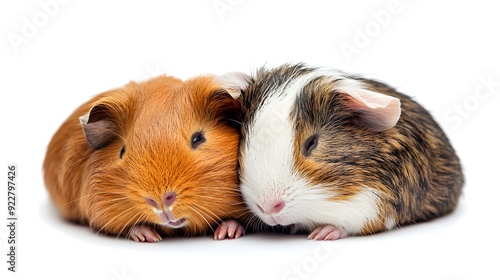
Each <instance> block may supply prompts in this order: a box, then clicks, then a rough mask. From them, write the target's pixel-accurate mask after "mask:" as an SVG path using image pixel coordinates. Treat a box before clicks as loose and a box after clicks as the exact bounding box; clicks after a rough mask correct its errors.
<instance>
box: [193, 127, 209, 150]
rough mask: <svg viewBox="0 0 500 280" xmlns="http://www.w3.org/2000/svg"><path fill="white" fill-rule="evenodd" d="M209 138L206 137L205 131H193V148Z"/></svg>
mask: <svg viewBox="0 0 500 280" xmlns="http://www.w3.org/2000/svg"><path fill="white" fill-rule="evenodd" d="M205 141H207V139H205V135H203V132H201V131H198V132H195V133H193V135H192V136H191V149H193V150H194V149H196V148H198V146H199V145H201V144H203V143H205Z"/></svg>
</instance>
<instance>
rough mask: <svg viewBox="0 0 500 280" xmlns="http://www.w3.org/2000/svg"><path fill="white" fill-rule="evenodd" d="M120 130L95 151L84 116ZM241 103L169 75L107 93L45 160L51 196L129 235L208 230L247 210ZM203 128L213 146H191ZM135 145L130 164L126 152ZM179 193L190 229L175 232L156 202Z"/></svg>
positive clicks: (67, 209)
mask: <svg viewBox="0 0 500 280" xmlns="http://www.w3.org/2000/svg"><path fill="white" fill-rule="evenodd" d="M92 108H93V109H92ZM91 109H92V110H93V112H92V114H91V117H90V118H103V119H106V120H107V121H109V122H108V124H111V126H110V127H111V128H110V130H112V131H108V133H109V135H110V137H111V138H110V139H111V140H110V142H109V143H106V145H105V146H103V147H102V148H98V149H93V148H92V147H91V146H90V145H89V143H88V142H87V139H86V137H85V134H84V133H83V131H82V125H80V123H79V117H80V116H82V115H85V114H87V113H89V112H90V111H91ZM238 111H239V104H238V102H237V101H235V100H234V99H233V98H231V97H230V96H229V95H228V94H227V92H225V91H224V90H223V89H221V87H220V86H219V85H218V84H217V83H215V82H214V81H213V79H212V78H211V77H208V76H206V77H198V78H194V79H190V80H187V81H186V82H182V81H181V80H179V79H176V78H173V77H166V76H161V77H157V78H154V79H151V80H149V81H146V82H142V83H136V82H131V83H129V84H127V85H126V86H124V87H122V88H118V89H114V90H111V91H107V92H104V93H101V94H99V95H97V96H96V97H94V98H92V99H91V100H90V101H88V102H86V103H85V104H83V105H81V106H80V107H79V108H78V109H76V111H75V112H74V113H73V114H72V115H71V116H69V118H68V119H67V120H66V121H65V122H64V123H63V124H62V126H61V127H60V128H59V130H58V131H57V132H56V134H55V135H54V137H53V139H52V141H51V142H50V144H49V146H48V149H47V154H46V158H45V161H44V165H43V168H44V177H45V184H46V187H47V190H48V192H49V194H50V197H51V199H52V200H53V202H54V203H55V205H56V206H57V208H58V210H59V212H60V213H61V214H62V216H64V217H65V218H67V219H69V220H72V221H75V222H79V223H83V224H88V225H89V226H90V227H91V228H93V229H95V230H96V231H98V232H102V233H107V234H112V235H121V236H127V234H128V233H129V231H130V229H131V228H132V227H133V226H135V225H149V226H154V227H155V229H156V230H157V231H158V232H159V233H161V234H164V235H194V234H203V233H207V232H208V231H209V230H211V228H212V229H214V227H215V226H216V225H217V224H218V223H220V222H221V221H222V220H223V219H227V218H231V217H238V216H239V215H241V214H242V213H243V212H244V211H245V210H244V205H243V203H242V201H241V198H240V194H239V192H238V189H237V186H238V183H239V182H238V175H237V156H238V142H239V132H238V128H237V127H235V126H232V125H230V124H229V123H228V122H230V120H229V121H228V120H227V115H229V116H234V118H236V119H235V121H238V119H237V117H238ZM201 130H202V131H203V133H204V135H205V137H206V139H207V140H206V142H205V143H203V144H202V145H200V146H199V147H198V148H197V149H192V148H191V146H190V143H191V142H190V141H191V135H192V134H193V133H194V132H197V131H201ZM124 146H125V147H126V152H125V155H124V156H123V158H122V159H121V158H120V151H121V149H122V147H124ZM169 191H174V192H176V193H177V199H176V201H175V204H174V207H173V209H172V213H173V214H174V215H175V216H176V217H179V218H180V217H183V218H185V219H186V220H187V221H188V224H187V225H186V226H185V227H183V228H180V229H171V228H166V227H163V226H161V225H160V223H161V220H160V218H159V216H158V215H157V214H155V213H154V212H153V211H152V206H151V205H149V204H148V203H146V201H145V198H146V197H150V198H152V199H154V200H156V201H158V202H159V204H161V199H162V196H163V195H164V194H165V193H166V192H169Z"/></svg>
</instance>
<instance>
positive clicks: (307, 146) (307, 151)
mask: <svg viewBox="0 0 500 280" xmlns="http://www.w3.org/2000/svg"><path fill="white" fill-rule="evenodd" d="M318 138H319V137H318V135H317V134H315V135H313V136H311V137H309V138H307V140H306V141H305V142H304V148H303V150H302V153H303V154H304V156H306V157H308V156H310V155H311V154H312V152H313V151H314V149H316V147H317V146H318Z"/></svg>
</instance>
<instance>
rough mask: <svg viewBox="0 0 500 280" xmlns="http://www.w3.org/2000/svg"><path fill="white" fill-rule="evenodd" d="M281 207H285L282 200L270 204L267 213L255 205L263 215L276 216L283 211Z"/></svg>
mask: <svg viewBox="0 0 500 280" xmlns="http://www.w3.org/2000/svg"><path fill="white" fill-rule="evenodd" d="M283 207H285V202H284V201H283V200H277V201H275V202H274V203H271V206H270V207H269V208H268V209H269V210H268V211H266V210H264V209H263V208H262V207H260V205H258V204H257V208H259V210H260V212H262V213H264V214H277V213H279V212H280V211H281V210H282V209H283Z"/></svg>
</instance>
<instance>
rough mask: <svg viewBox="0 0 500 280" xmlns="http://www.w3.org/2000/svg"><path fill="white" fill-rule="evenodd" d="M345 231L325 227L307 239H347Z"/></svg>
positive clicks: (334, 227) (315, 231) (318, 229)
mask: <svg viewBox="0 0 500 280" xmlns="http://www.w3.org/2000/svg"><path fill="white" fill-rule="evenodd" d="M346 235H347V234H346V232H345V230H344V229H342V228H340V227H337V226H334V225H324V226H321V227H319V228H317V229H315V230H314V231H313V232H311V234H309V236H308V237H307V239H313V240H337V239H340V238H344V237H346Z"/></svg>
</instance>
